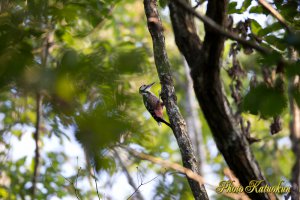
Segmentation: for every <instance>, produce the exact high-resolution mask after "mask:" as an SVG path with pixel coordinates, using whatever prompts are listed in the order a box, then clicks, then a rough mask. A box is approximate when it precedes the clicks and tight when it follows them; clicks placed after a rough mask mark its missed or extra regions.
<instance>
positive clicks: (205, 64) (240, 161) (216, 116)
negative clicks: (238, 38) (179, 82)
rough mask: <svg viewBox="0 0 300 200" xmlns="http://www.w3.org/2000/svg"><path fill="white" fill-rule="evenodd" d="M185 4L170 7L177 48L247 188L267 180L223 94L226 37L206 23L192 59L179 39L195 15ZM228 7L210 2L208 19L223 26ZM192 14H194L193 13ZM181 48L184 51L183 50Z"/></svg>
mask: <svg viewBox="0 0 300 200" xmlns="http://www.w3.org/2000/svg"><path fill="white" fill-rule="evenodd" d="M179 2H181V3H179ZM182 2H183V1H182V0H174V1H171V2H170V4H169V8H170V16H171V20H172V25H173V29H174V34H175V39H176V44H177V45H178V44H179V45H178V47H179V49H180V51H181V52H182V53H183V55H184V56H185V58H186V60H187V62H188V63H189V66H190V68H191V76H192V79H193V82H194V90H195V93H196V97H197V99H198V102H199V104H200V106H201V108H202V111H203V113H204V116H205V118H206V120H207V123H208V125H209V127H210V129H211V131H212V134H213V137H214V140H215V142H216V144H217V147H218V149H219V151H220V152H221V153H222V155H223V157H224V159H225V161H226V163H227V164H228V166H229V167H230V169H231V170H232V171H233V172H234V174H235V176H236V177H237V178H238V179H239V181H240V183H241V184H242V185H243V186H244V187H246V186H247V185H248V184H249V182H250V181H251V180H266V179H265V177H264V176H263V174H262V173H261V170H260V168H259V165H258V163H257V161H256V160H255V158H254V155H253V153H252V151H251V149H250V146H249V143H248V141H247V138H246V135H244V134H243V133H242V132H241V129H240V128H239V126H238V121H237V120H236V119H235V116H234V115H233V113H232V111H231V108H230V105H229V104H228V101H227V99H226V96H225V95H224V93H223V85H222V80H221V77H220V68H221V66H220V63H221V62H220V60H221V56H222V52H223V46H224V41H225V38H224V34H222V33H220V32H218V31H216V29H214V28H213V27H212V26H211V24H208V23H205V38H204V41H203V44H202V46H201V48H200V49H196V51H197V52H198V55H195V56H196V57H195V58H193V59H190V55H188V54H190V53H193V52H194V51H195V47H194V46H195V45H193V46H192V45H191V46H189V42H187V41H186V40H180V39H181V38H182V37H180V36H176V35H180V34H182V33H185V32H187V31H188V30H181V29H180V28H182V27H184V26H183V25H182V23H186V21H187V18H188V17H187V16H188V15H190V14H191V13H192V12H191V11H190V10H189V9H187V8H189V7H190V6H189V5H188V3H189V0H185V3H182ZM183 5H184V6H183ZM226 6H227V1H226V0H209V1H208V5H207V13H206V15H207V17H208V18H209V19H213V20H214V23H217V24H218V26H217V27H222V26H223V25H224V23H225V19H226V12H225V10H226ZM192 14H195V12H194V10H193V13H192ZM191 23H193V22H191V21H190V22H189V24H191ZM179 27H180V28H179ZM190 35H191V34H190ZM187 37H188V36H187ZM182 46H183V47H184V48H181V47H182ZM263 52H264V50H263ZM265 182H266V181H265ZM248 195H249V197H250V198H251V199H262V200H263V199H275V198H276V197H275V195H272V194H262V193H251V194H248Z"/></svg>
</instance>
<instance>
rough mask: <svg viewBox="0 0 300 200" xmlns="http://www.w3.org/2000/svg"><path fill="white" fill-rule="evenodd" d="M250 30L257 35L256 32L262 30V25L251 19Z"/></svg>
mask: <svg viewBox="0 0 300 200" xmlns="http://www.w3.org/2000/svg"><path fill="white" fill-rule="evenodd" d="M251 30H252V32H253V33H254V34H255V35H258V32H259V31H260V30H262V27H261V25H260V24H259V23H258V22H257V21H256V20H254V19H251Z"/></svg>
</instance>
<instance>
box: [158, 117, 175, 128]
mask: <svg viewBox="0 0 300 200" xmlns="http://www.w3.org/2000/svg"><path fill="white" fill-rule="evenodd" d="M159 121H160V122H162V123H164V124H166V125H167V126H169V127H170V128H172V127H171V124H170V123H169V122H167V121H166V120H164V119H162V118H160V119H159Z"/></svg>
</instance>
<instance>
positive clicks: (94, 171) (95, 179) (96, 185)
mask: <svg viewBox="0 0 300 200" xmlns="http://www.w3.org/2000/svg"><path fill="white" fill-rule="evenodd" d="M93 173H94V174H93V176H94V177H93V178H94V181H95V187H96V192H97V196H98V199H99V200H100V199H101V198H100V194H99V190H98V183H97V178H96V170H95V167H93Z"/></svg>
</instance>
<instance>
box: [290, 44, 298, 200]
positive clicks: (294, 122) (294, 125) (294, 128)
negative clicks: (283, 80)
mask: <svg viewBox="0 0 300 200" xmlns="http://www.w3.org/2000/svg"><path fill="white" fill-rule="evenodd" d="M290 54H291V61H296V60H297V59H298V55H297V53H296V51H294V50H293V49H290ZM299 79H300V77H299V76H296V77H294V78H292V79H291V80H290V81H289V89H290V91H289V100H290V115H291V120H290V138H291V143H292V151H293V153H294V155H295V158H296V159H295V163H294V166H293V168H292V179H291V185H292V191H291V197H292V200H299V199H300V194H299V187H300V109H299V107H298V106H297V104H296V102H295V100H294V99H293V96H292V95H291V89H292V88H294V87H298V86H299V83H300V80H299Z"/></svg>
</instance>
